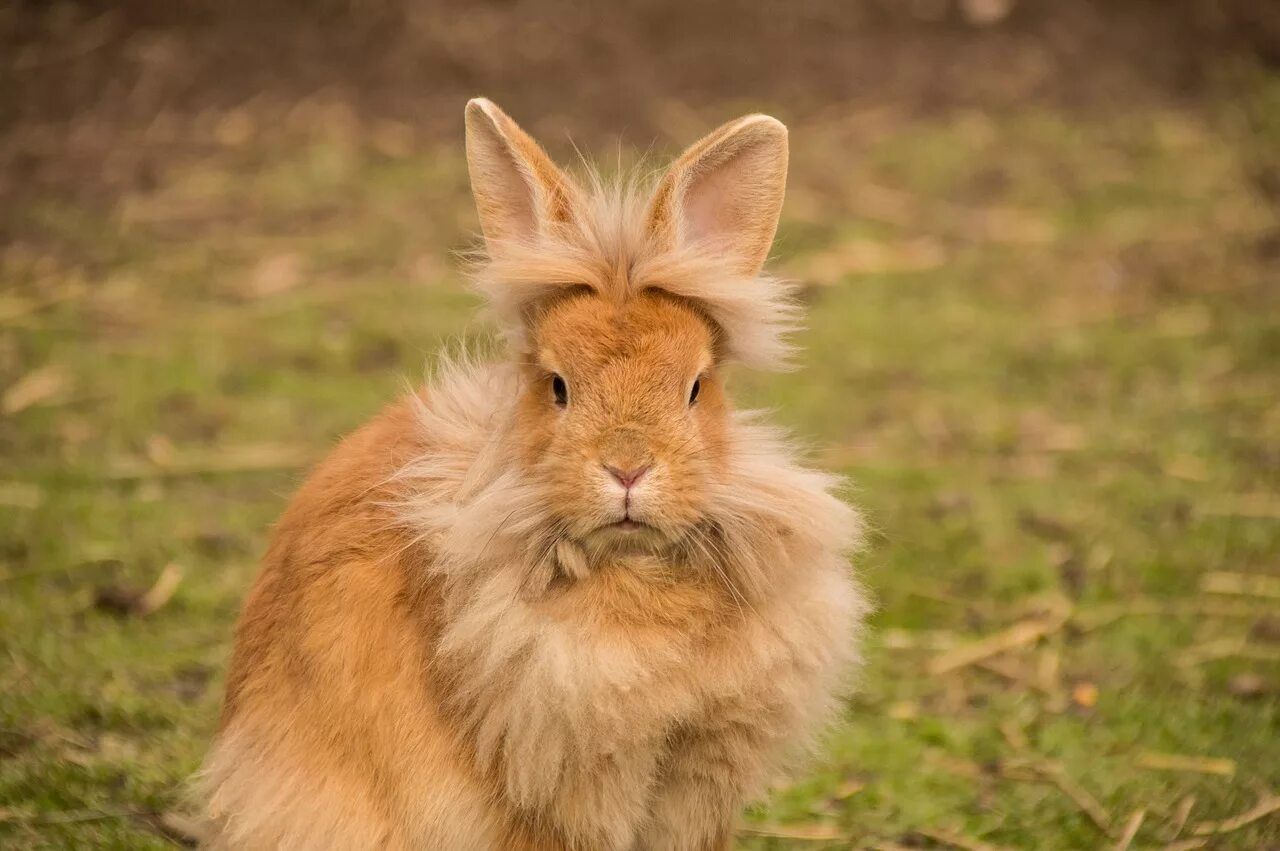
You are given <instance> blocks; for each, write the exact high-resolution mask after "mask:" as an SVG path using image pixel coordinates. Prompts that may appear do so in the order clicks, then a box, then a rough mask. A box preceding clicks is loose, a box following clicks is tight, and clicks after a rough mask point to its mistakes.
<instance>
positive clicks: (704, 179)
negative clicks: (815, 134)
mask: <svg viewBox="0 0 1280 851" xmlns="http://www.w3.org/2000/svg"><path fill="white" fill-rule="evenodd" d="M786 185H787V128H786V126H785V125H784V124H783V123H782V122H780V121H778V120H777V119H776V118H771V117H770V116H768V115H747V116H744V117H742V118H739V119H738V120H736V121H730V122H729V123H728V124H725V125H724V126H723V127H721V128H720V129H718V130H716V131H715V132H713V133H711V134H710V135H708V136H706V137H705V138H703V139H701V140H699V141H698V142H696V143H694V144H693V145H692V146H691V147H690V148H689V149H688V150H686V151H685V152H684V153H683V154H681V155H680V157H679V159H677V160H676V161H675V163H673V164H672V166H671V168H670V170H669V171H668V172H667V174H666V176H665V177H663V178H662V181H661V182H660V183H659V184H658V188H657V191H656V192H655V194H654V197H653V200H652V201H650V202H649V210H648V224H649V227H650V229H651V233H652V234H653V236H654V237H655V238H656V239H657V240H658V241H659V242H660V243H666V244H670V245H672V246H680V245H698V246H701V247H704V248H706V249H708V250H710V251H713V252H716V253H719V254H721V255H723V256H724V257H725V259H726V260H727V261H728V262H729V263H730V264H731V266H732V267H733V269H734V271H735V272H737V273H739V274H741V275H744V276H747V277H753V276H755V275H756V274H758V273H759V271H760V267H761V266H763V265H764V261H765V258H766V257H768V255H769V247H770V246H771V245H772V244H773V235H774V232H775V231H776V230H777V228H778V215H779V214H780V213H781V212H782V198H783V195H784V194H785V192H786Z"/></svg>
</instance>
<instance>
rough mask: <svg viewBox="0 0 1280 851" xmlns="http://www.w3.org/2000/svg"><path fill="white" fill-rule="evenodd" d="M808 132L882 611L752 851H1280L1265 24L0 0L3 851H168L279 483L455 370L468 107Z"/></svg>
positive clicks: (750, 387) (1274, 254) (882, 0)
mask: <svg viewBox="0 0 1280 851" xmlns="http://www.w3.org/2000/svg"><path fill="white" fill-rule="evenodd" d="M475 95H485V96H488V97H490V98H492V99H494V100H495V101H497V102H498V103H499V104H500V105H502V106H503V107H504V108H505V109H506V110H507V111H508V112H510V113H511V114H512V115H513V116H514V117H515V118H516V119H517V120H518V121H520V122H521V123H522V124H524V126H525V127H526V128H528V129H529V130H531V131H532V132H533V133H535V135H537V136H538V137H539V138H540V139H541V140H543V141H544V143H545V144H546V145H547V147H548V148H549V149H550V150H551V151H552V153H553V154H555V155H557V156H558V158H559V159H560V160H561V161H562V162H570V163H572V162H575V161H577V158H578V156H579V152H580V153H581V155H582V156H584V157H586V158H588V159H590V160H592V161H595V162H598V163H602V164H603V167H604V169H605V170H606V171H609V170H611V169H613V168H616V167H617V166H618V165H623V164H630V163H634V162H637V161H638V160H640V159H641V158H642V157H644V158H645V161H646V162H647V163H649V164H651V165H653V166H655V167H656V166H657V165H660V164H661V163H662V162H663V161H664V160H665V159H666V158H667V157H669V156H671V155H672V154H674V153H675V152H677V151H678V150H679V149H680V148H681V147H682V146H684V145H686V144H688V143H689V142H691V141H693V140H694V139H696V138H697V137H698V136H700V135H701V134H702V133H704V132H706V131H707V130H709V129H711V128H712V127H714V126H715V125H717V124H718V123H720V122H722V121H724V120H727V119H729V118H732V117H734V116H736V115H738V114H741V113H744V112H749V111H765V112H770V113H772V114H774V115H776V116H778V117H779V118H781V119H782V120H783V121H784V122H786V123H787V124H788V125H789V126H790V128H791V139H792V146H793V148H792V175H791V179H790V189H789V195H788V202H787V206H786V209H785V211H784V214H783V222H782V226H781V229H780V232H779V240H778V243H777V246H776V250H775V255H776V259H775V262H774V266H775V268H776V269H777V270H778V271H780V272H782V273H783V274H785V275H788V276H790V277H792V278H795V279H797V280H799V281H800V282H802V284H803V285H804V288H803V293H804V298H805V300H806V302H807V303H808V308H809V312H810V321H809V327H808V328H807V330H806V331H805V332H804V334H803V336H802V339H801V341H800V342H802V343H803V345H804V346H805V348H806V353H805V355H804V357H803V358H802V360H801V362H800V368H799V369H798V370H797V371H796V372H794V373H791V374H787V375H784V376H778V375H762V374H755V373H749V372H741V373H738V374H735V375H734V376H733V383H734V384H735V386H736V390H737V393H738V395H739V397H740V398H741V399H742V400H743V402H744V404H751V405H758V406H763V407H768V408H771V409H773V411H774V414H773V416H774V418H775V419H777V420H779V421H780V422H782V423H783V424H785V425H787V426H788V427H790V428H791V429H792V430H793V431H795V432H796V433H797V434H798V436H799V437H800V438H801V439H802V440H803V441H804V443H805V444H806V445H808V446H809V447H811V455H812V457H813V459H814V462H815V463H817V464H820V465H822V466H825V467H828V468H831V469H835V470H838V471H840V472H842V473H844V474H847V475H848V476H849V478H850V481H851V485H850V488H849V491H848V493H849V496H850V498H851V499H853V500H854V501H856V502H857V503H859V504H860V505H862V506H863V507H864V508H865V509H866V511H867V513H868V517H869V519H870V522H871V525H872V527H873V534H872V538H871V541H870V546H869V549H868V551H867V552H866V553H865V554H864V555H863V556H861V558H860V559H859V569H860V571H861V573H862V575H863V577H864V579H865V581H866V583H867V584H868V585H869V586H870V587H871V589H872V590H873V591H874V592H875V594H876V596H877V598H878V601H879V606H880V608H879V611H878V613H877V614H876V616H875V618H874V623H873V630H872V634H871V636H870V639H869V641H870V647H869V653H868V657H869V658H868V663H867V668H866V671H865V672H864V676H863V678H862V683H861V686H860V690H859V692H858V693H857V694H856V695H855V696H853V697H852V698H851V699H850V700H849V702H848V706H847V711H846V713H845V718H844V722H843V723H842V725H841V726H840V727H839V728H838V729H837V730H836V731H834V733H833V734H832V736H831V737H830V738H829V740H828V741H827V742H825V744H824V747H823V749H822V750H821V752H820V753H818V754H817V755H816V758H815V760H814V762H813V763H812V765H811V766H810V770H809V772H808V773H805V774H802V775H800V776H796V777H791V778H778V782H777V784H776V791H775V792H774V794H773V795H772V797H771V798H770V799H769V800H767V801H764V802H761V803H759V804H758V805H756V806H754V807H752V809H751V810H750V811H749V812H748V813H747V814H746V819H745V821H744V827H743V830H742V832H741V834H740V844H741V847H743V848H750V849H791V848H806V849H808V848H813V849H822V848H885V849H900V848H904V847H909V848H929V847H936V848H960V849H996V848H1034V849H1057V848H1062V849H1074V848H1102V847H1107V848H1119V849H1124V848H1155V847H1163V848H1179V849H1190V848H1201V847H1203V848H1238V849H1261V848H1280V217H1278V216H1277V210H1278V208H1280V4H1277V3H1275V2H1263V0H1253V1H1252V2H1250V0H1164V2H1160V0H1110V2H1101V0H1096V2H1089V0H1054V2H1051V0H843V2H835V0H793V2H787V3H781V2H775V3H768V2H756V3H748V2H740V0H706V2H679V3H678V2H669V0H638V1H637V2H627V3H623V2H616V3H613V4H598V5H597V6H595V7H593V6H591V5H588V4H579V3H571V2H562V0H525V1H524V2H519V1H518V0H502V2H497V1H496V0H478V2H461V0H442V1H441V2H412V0H346V2H340V0H313V2H301V0H296V2H289V0H276V2H271V0H257V2H245V0H224V2H221V3H217V4H212V3H195V2H160V0H122V2H117V3H108V2H35V0H26V2H10V3H7V4H3V6H2V7H0V845H3V846H4V847H6V848H9V847H12V848H96V847H102V848H164V847H172V846H173V845H175V844H176V845H190V844H192V843H193V841H194V838H195V837H194V834H193V826H192V824H191V822H190V820H189V819H188V818H187V817H186V815H187V814H188V813H189V812H190V811H191V807H190V804H189V803H188V802H187V801H186V800H185V798H184V793H183V783H184V781H185V778H186V777H188V776H189V775H190V774H191V772H193V771H194V770H195V769H196V768H197V767H198V765H199V762H200V758H201V756H202V754H203V750H204V747H205V745H206V743H207V741H208V738H209V736H210V734H211V732H212V730H213V725H214V723H215V721H216V717H217V712H218V706H219V702H220V697H221V677H222V671H223V668H224V665H225V662H226V659H227V655H228V652H229V649H230V637H231V628H232V625H233V623H234V619H235V616H236V612H237V611H238V608H239V604H240V600H241V599H242V596H243V594H244V592H245V590H246V589H247V587H248V584H249V583H250V582H251V580H252V577H253V575H254V573H255V570H256V561H257V558H258V556H259V554H260V552H261V550H262V547H263V544H264V541H265V537H266V535H267V533H268V530H269V528H270V524H271V523H272V522H273V521H274V519H275V518H276V517H277V516H278V514H279V512H280V511H281V509H282V508H283V505H284V501H285V500H286V498H287V496H288V494H289V493H290V492H291V491H292V489H293V488H294V487H296V485H297V483H298V482H299V481H300V480H301V477H302V476H303V475H304V474H305V470H306V469H307V467H308V466H309V465H310V464H311V463H313V462H314V461H315V460H317V459H318V458H319V457H320V456H321V455H323V453H324V452H325V451H326V449H327V448H328V447H329V446H331V445H332V444H333V442H334V441H335V440H336V439H337V438H338V437H339V436H340V435H342V434H343V433H344V432H346V431H348V430H350V429H351V428H353V427H355V426H356V425H358V424H359V423H360V422H362V421H363V420H365V419H367V418H368V417H369V416H370V415H372V414H373V413H374V412H375V411H377V410H378V408H379V407H380V406H381V405H382V404H384V403H385V402H387V401H388V400H390V399H392V398H394V397H395V396H396V395H397V394H398V393H401V392H403V390H404V387H405V386H406V382H410V383H412V382H417V381H419V380H421V377H422V376H423V374H424V371H425V370H426V369H428V368H429V365H430V363H431V362H432V360H433V359H434V358H435V356H436V352H437V351H438V350H439V348H440V347H441V346H443V345H446V344H448V343H449V341H454V340H457V339H459V338H462V339H465V340H483V339H484V338H485V336H486V334H487V333H488V330H487V326H486V325H485V324H484V322H483V320H482V319H478V318H476V315H475V309H476V307H477V305H476V302H475V299H474V298H473V297H472V296H471V295H469V294H468V292H467V290H466V286H465V281H464V280H463V279H462V277H461V275H460V273H459V264H458V262H457V252H459V251H460V250H465V249H467V248H469V247H471V246H473V245H474V244H475V238H476V232H477V223H476V220H475V216H474V211H473V209H472V205H471V201H470V197H469V194H468V188H467V183H466V170H465V163H464V161H463V158H462V109H463V105H464V103H465V102H466V99H467V98H469V97H472V96H475Z"/></svg>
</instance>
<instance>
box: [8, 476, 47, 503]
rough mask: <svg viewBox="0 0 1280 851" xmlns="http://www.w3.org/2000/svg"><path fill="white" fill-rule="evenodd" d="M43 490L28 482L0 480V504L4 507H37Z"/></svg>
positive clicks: (40, 501) (42, 498)
mask: <svg viewBox="0 0 1280 851" xmlns="http://www.w3.org/2000/svg"><path fill="white" fill-rule="evenodd" d="M42 502H44V490H43V489H42V488H41V487H40V486H39V485H33V484H30V483H29V482H0V506H4V507H5V508H28V509H30V508H39V507H40V504H41V503H42Z"/></svg>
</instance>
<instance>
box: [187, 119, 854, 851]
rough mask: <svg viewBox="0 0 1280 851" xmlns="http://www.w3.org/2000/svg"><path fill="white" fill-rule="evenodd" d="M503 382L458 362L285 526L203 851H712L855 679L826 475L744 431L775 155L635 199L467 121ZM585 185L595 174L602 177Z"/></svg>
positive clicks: (770, 289) (759, 431) (751, 429)
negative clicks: (741, 401)
mask: <svg viewBox="0 0 1280 851" xmlns="http://www.w3.org/2000/svg"><path fill="white" fill-rule="evenodd" d="M465 116H466V120H465V125H466V154H467V164H468V170H469V174H470V178H471V186H472V190H473V194H474V197H475V202H476V208H477V210H478V213H479V222H480V229H481V233H482V235H483V241H484V250H483V254H484V256H483V258H482V259H481V260H480V261H479V263H478V268H477V269H476V286H477V288H478V290H479V291H480V292H481V293H483V294H484V296H485V297H486V298H487V300H488V305H489V308H490V309H491V311H492V314H493V316H494V318H495V319H496V321H497V323H498V326H499V328H500V329H501V333H502V338H503V339H504V340H505V344H504V345H503V346H502V350H503V351H504V352H508V353H509V356H504V357H502V358H501V359H500V361H499V362H496V363H484V362H480V361H478V360H476V359H474V358H471V359H468V358H454V359H452V360H448V359H446V361H445V363H444V364H443V365H442V366H441V367H440V368H439V370H438V373H437V374H436V375H435V377H434V378H433V379H431V380H430V381H429V382H428V384H429V386H427V387H425V388H424V389H421V390H419V391H416V392H411V393H408V394H407V395H406V397H405V398H402V399H400V400H399V401H396V402H394V403H392V404H391V405H390V406H389V407H387V408H386V409H385V410H384V411H383V412H382V413H380V414H379V415H377V416H376V417H375V418H374V419H373V420H372V421H371V422H369V423H367V424H366V425H364V426H363V427H362V428H360V429H359V430H358V431H356V432H354V433H353V434H351V435H350V436H348V437H347V438H346V439H345V440H344V441H342V443H341V444H340V445H339V446H338V447H337V448H336V449H335V450H334V451H333V452H332V454H331V455H330V456H329V457H328V459H327V460H325V461H324V462H323V463H321V464H320V465H319V467H318V469H316V470H315V471H314V473H313V474H312V475H311V476H310V478H309V480H308V481H307V482H306V483H305V484H304V485H303V486H302V488H301V489H300V490H299V491H298V493H297V494H296V495H295V496H294V497H293V499H292V501H291V503H290V504H289V506H288V508H287V509H286V511H285V513H284V515H283V517H282V518H281V520H280V521H279V523H278V525H277V526H276V528H275V530H274V533H273V536H272V539H271V542H270V544H269V547H268V549H267V552H266V555H265V558H264V561H263V565H262V569H261V572H260V574H259V576H258V577H257V579H256V582H255V584H254V586H253V588H252V590H251V592H250V594H249V596H248V598H247V600H246V602H245V605H244V609H243V613H242V615H241V618H240V621H239V623H238V625H237V628H236V635H235V647H234V652H233V655H232V658H231V661H230V666H229V670H228V674H227V678H226V694H225V701H224V705H223V711H222V715H221V718H220V721H219V723H218V727H217V731H216V733H215V736H214V741H213V743H212V746H211V748H210V751H209V753H208V756H207V759H206V761H205V764H204V767H203V768H202V771H201V774H200V783H201V784H202V791H203V794H204V804H203V806H204V807H205V808H206V814H207V822H208V827H209V840H208V843H207V847H210V848H218V849H277V848H281V849H308V851H310V850H311V849H373V848H377V849H447V850H448V851H489V849H502V851H508V849H511V850H512V851H553V850H554V851H721V849H727V848H729V847H730V845H731V843H732V841H733V835H734V831H735V822H736V819H737V816H738V813H739V811H740V809H741V808H742V807H743V806H744V804H745V803H747V802H749V801H750V800H752V799H753V798H756V797H758V796H760V795H761V794H762V793H764V792H765V791H766V787H767V785H768V784H769V783H771V782H774V781H775V780H776V779H777V778H778V777H779V776H781V775H780V772H782V771H784V770H786V769H787V768H788V767H789V766H791V765H792V764H793V759H794V758H795V757H796V756H798V755H802V754H803V753H804V752H805V750H806V745H809V744H811V743H812V742H813V741H814V737H815V736H816V735H818V734H819V733H820V732H821V731H822V730H823V728H824V726H825V725H827V724H828V723H829V722H830V721H831V720H832V718H833V714H834V711H835V709H836V707H837V705H838V702H839V700H840V696H841V694H842V693H843V690H844V689H845V688H846V687H847V685H848V676H849V674H850V672H851V671H853V670H854V669H855V668H856V665H857V662H858V634H859V629H860V625H861V623H862V621H863V619H864V617H865V615H866V612H867V610H868V605H869V604H868V603H867V600H866V595H865V593H864V592H863V591H862V589H861V586H860V585H859V584H858V582H857V580H856V578H855V577H854V575H853V570H852V567H851V564H850V562H849V561H848V559H849V557H850V554H851V553H853V552H855V550H856V547H857V545H858V543H859V541H860V538H861V535H862V533H861V529H862V524H861V521H860V515H859V514H858V513H857V512H856V510H855V509H853V508H852V507H850V506H849V505H847V504H846V503H845V502H843V501H841V500H840V499H838V498H837V497H836V496H835V495H833V490H834V489H835V488H836V487H837V486H838V485H839V480H838V479H836V478H835V477H833V476H830V475H827V474H824V473H822V472H818V471H815V470H812V469H808V468H806V467H805V466H803V465H802V464H801V463H799V462H798V461H797V460H796V459H795V453H794V452H793V451H792V450H791V449H790V448H789V446H788V444H787V442H786V439H785V437H784V436H782V435H781V434H780V433H778V432H776V431H775V430H773V429H771V428H770V427H769V426H768V425H766V424H765V423H764V422H762V420H761V418H760V416H759V415H756V414H752V413H741V412H735V411H734V410H733V409H732V408H731V406H730V403H729V400H728V398H727V396H726V389H725V375H724V372H725V369H726V367H727V366H728V365H729V364H733V363H745V364H750V365H755V366H760V367H769V366H781V365H784V364H785V362H786V360H787V357H788V355H789V354H790V351H791V350H790V347H789V346H788V344H787V342H786V340H787V335H788V333H789V332H790V331H791V330H792V329H793V327H794V326H795V324H796V321H797V318H798V317H797V308H796V306H795V302H794V301H793V299H792V298H791V297H790V294H789V290H788V287H787V286H786V285H785V284H784V283H782V282H781V281H779V280H777V279H775V278H772V277H769V276H767V275H764V274H762V273H761V269H762V265H763V263H764V261H765V259H766V255H767V254H768V252H769V250H770V246H771V244H772V242H773V237H774V232H775V230H776V227H777V222H778V216H779V213H780V210H781V206H782V202H783V194H784V190H785V183H786V174H787V156H788V145H787V130H786V127H785V126H784V125H783V124H781V123H780V122H779V121H777V120H776V119H774V118H771V117H768V116H765V115H748V116H746V117H743V118H740V119H738V120H736V121H732V122H730V123H728V124H725V125H724V126H722V127H721V128H720V129H718V130H716V131H715V132H713V133H711V134H710V135H709V136H707V137H705V138H703V139H702V140H701V141H699V142H697V143H696V144H694V145H693V146H692V147H690V148H689V149H688V150H686V151H685V152H684V153H683V154H682V155H681V156H680V157H679V158H678V159H677V160H675V162H674V164H672V165H671V167H670V168H669V169H668V170H667V171H666V172H665V173H664V174H663V175H662V176H661V177H660V178H659V179H657V180H656V181H655V184H656V185H654V186H653V188H652V191H646V190H645V188H644V182H643V181H640V180H638V179H631V180H625V179H624V180H620V181H612V182H608V181H605V180H604V179H602V178H600V177H599V176H595V175H593V174H588V175H587V176H586V177H585V179H574V178H572V177H570V175H569V174H568V173H566V172H565V171H562V170H561V169H560V168H559V167H557V166H556V165H555V164H553V162H552V161H551V160H550V159H549V158H548V156H547V154H546V153H545V152H544V151H543V149H542V148H541V147H540V146H539V145H538V144H537V143H536V142H535V141H534V140H533V139H532V138H531V137H529V136H528V135H527V134H526V133H525V132H524V131H523V130H521V128H520V127H519V126H518V125H517V124H516V123H515V122H514V121H513V120H512V119H511V118H509V117H508V116H507V115H506V114H505V113H503V112H502V111H501V110H500V109H499V108H498V107H497V106H495V105H494V104H493V103H491V102H490V101H488V100H485V99H475V100H472V101H470V102H469V103H468V104H467V107H466V114H465ZM587 170H588V171H589V169H587Z"/></svg>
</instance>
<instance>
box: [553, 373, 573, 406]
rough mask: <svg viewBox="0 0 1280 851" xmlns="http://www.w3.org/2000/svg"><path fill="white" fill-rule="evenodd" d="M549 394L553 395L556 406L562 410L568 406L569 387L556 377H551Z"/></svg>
mask: <svg viewBox="0 0 1280 851" xmlns="http://www.w3.org/2000/svg"><path fill="white" fill-rule="evenodd" d="M551 392H552V393H553V394H555V397H556V404H557V405H559V406H560V407H562V408H563V407H564V406H565V405H567V404H569V385H568V384H565V383H564V379H563V378H561V377H560V376H558V375H553V376H551Z"/></svg>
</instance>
